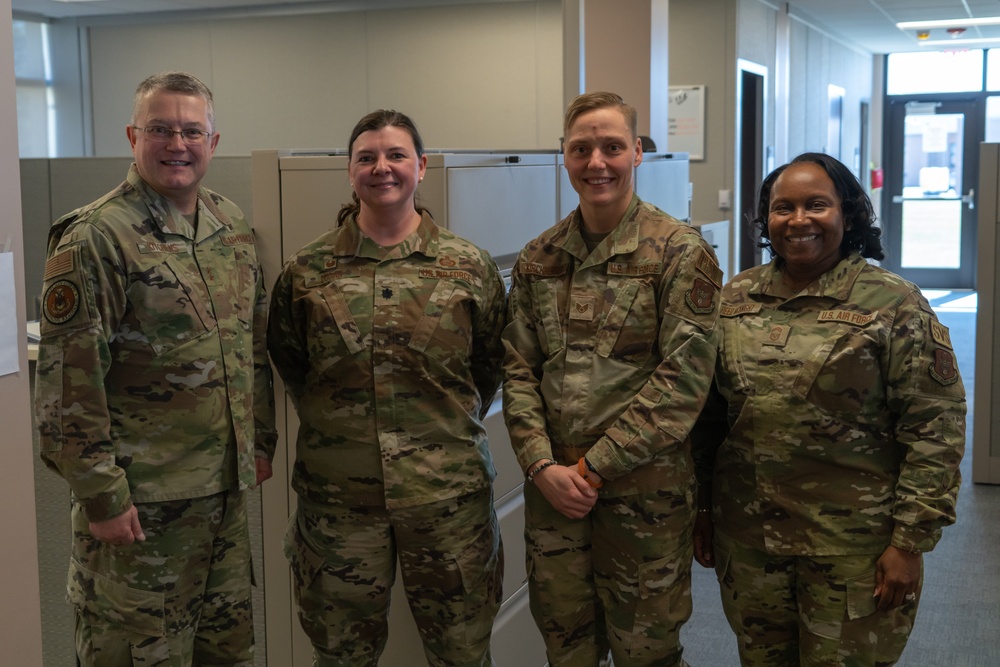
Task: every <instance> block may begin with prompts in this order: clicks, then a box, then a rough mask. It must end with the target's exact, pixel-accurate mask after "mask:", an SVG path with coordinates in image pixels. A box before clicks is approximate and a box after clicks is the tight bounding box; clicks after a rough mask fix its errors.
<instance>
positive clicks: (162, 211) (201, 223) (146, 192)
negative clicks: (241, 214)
mask: <svg viewBox="0 0 1000 667" xmlns="http://www.w3.org/2000/svg"><path fill="white" fill-rule="evenodd" d="M126 180H127V181H128V183H129V185H131V186H132V187H133V188H135V191H136V192H137V193H138V194H139V196H140V197H142V200H143V201H144V202H145V203H146V207H147V208H148V209H149V213H150V216H151V217H152V220H153V222H154V223H155V224H156V225H157V226H158V227H159V228H160V230H162V231H163V232H164V233H165V234H176V235H178V236H183V237H185V238H187V239H191V240H194V241H202V240H204V239H207V238H208V237H210V236H212V235H213V234H215V233H216V232H218V231H219V230H221V229H232V222H231V221H230V219H229V216H227V215H226V214H225V213H223V212H222V211H221V210H219V207H218V202H217V201H216V200H215V199H214V198H213V197H214V196H216V195H213V194H212V193H211V192H209V191H208V190H206V189H205V188H198V209H197V215H198V218H197V219H198V229H197V231H196V230H195V229H194V228H193V227H192V226H191V223H190V222H188V221H187V218H185V217H184V215H183V214H182V213H181V212H180V211H178V210H177V207H176V206H174V205H173V204H172V203H171V202H170V200H169V199H167V198H166V197H164V196H163V195H161V194H160V193H159V192H157V191H156V190H154V189H153V187H152V186H151V185H149V183H147V182H146V181H144V180H143V179H142V176H140V175H139V170H138V168H136V166H135V163H134V162H133V163H132V166H131V167H129V170H128V176H127V178H126Z"/></svg>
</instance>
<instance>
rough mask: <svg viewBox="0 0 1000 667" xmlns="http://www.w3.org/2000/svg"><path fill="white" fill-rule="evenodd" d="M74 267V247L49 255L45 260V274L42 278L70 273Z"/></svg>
mask: <svg viewBox="0 0 1000 667" xmlns="http://www.w3.org/2000/svg"><path fill="white" fill-rule="evenodd" d="M74 268H76V249H75V248H68V249H67V250H63V251H62V252H60V253H58V254H56V255H53V256H52V257H49V259H48V260H47V261H46V262H45V275H44V277H43V280H49V279H51V278H55V277H57V276H61V275H64V274H67V273H71V272H72V271H73V269H74Z"/></svg>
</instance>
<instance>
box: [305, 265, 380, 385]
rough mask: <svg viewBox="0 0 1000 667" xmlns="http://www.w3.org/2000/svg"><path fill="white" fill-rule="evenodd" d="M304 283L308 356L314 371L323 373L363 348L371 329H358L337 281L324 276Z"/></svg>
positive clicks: (358, 352)
mask: <svg viewBox="0 0 1000 667" xmlns="http://www.w3.org/2000/svg"><path fill="white" fill-rule="evenodd" d="M307 287H308V288H309V291H308V292H307V295H306V303H307V304H308V309H307V310H308V319H309V323H308V325H307V327H306V330H307V332H308V336H309V341H308V346H309V356H310V358H311V359H313V364H314V365H315V367H316V368H315V370H316V372H317V373H319V374H322V373H324V372H325V371H326V370H327V369H329V368H331V367H333V366H336V365H337V364H338V363H340V362H341V361H343V360H344V359H345V358H346V357H352V356H354V355H357V354H360V353H361V352H363V351H364V350H365V348H366V346H367V343H366V339H367V338H369V337H370V333H369V332H368V331H362V330H361V327H360V326H359V324H358V322H357V320H356V319H355V317H354V314H353V313H352V312H351V308H350V305H349V304H348V302H347V298H346V297H345V295H344V292H343V290H341V288H340V287H338V286H337V284H336V283H334V282H331V281H329V280H327V281H325V282H323V283H317V284H315V285H307ZM368 298H370V296H369V297H368Z"/></svg>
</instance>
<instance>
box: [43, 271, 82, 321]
mask: <svg viewBox="0 0 1000 667" xmlns="http://www.w3.org/2000/svg"><path fill="white" fill-rule="evenodd" d="M78 312H80V289H79V288H78V287H77V286H76V285H75V284H74V283H73V282H72V281H70V280H57V281H56V282H54V283H52V284H51V285H49V287H48V289H47V290H45V296H44V297H43V298H42V314H44V315H45V319H46V320H48V321H49V322H51V323H52V324H65V323H66V322H69V321H70V320H72V319H73V318H74V317H75V316H76V314H77V313H78Z"/></svg>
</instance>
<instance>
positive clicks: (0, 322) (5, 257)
mask: <svg viewBox="0 0 1000 667" xmlns="http://www.w3.org/2000/svg"><path fill="white" fill-rule="evenodd" d="M18 342H19V341H18V338H17V297H16V295H15V293H14V253H12V252H2V253H0V375H8V374H10V373H17V372H18V371H19V370H20V368H19V367H18Z"/></svg>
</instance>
